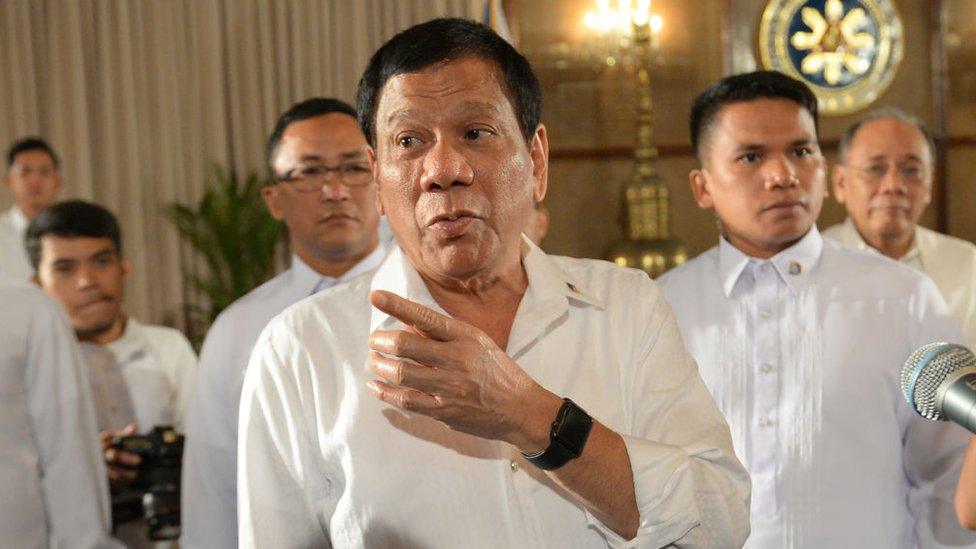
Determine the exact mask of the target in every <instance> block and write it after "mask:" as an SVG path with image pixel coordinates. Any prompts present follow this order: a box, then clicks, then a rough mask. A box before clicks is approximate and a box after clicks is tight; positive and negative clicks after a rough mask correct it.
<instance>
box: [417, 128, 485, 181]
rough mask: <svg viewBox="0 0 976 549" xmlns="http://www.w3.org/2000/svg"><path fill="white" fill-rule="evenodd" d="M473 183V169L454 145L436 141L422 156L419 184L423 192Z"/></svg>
mask: <svg viewBox="0 0 976 549" xmlns="http://www.w3.org/2000/svg"><path fill="white" fill-rule="evenodd" d="M473 181H474V169H472V167H471V164H470V163H469V162H468V159H467V158H466V157H465V156H464V153H463V152H462V151H460V150H458V147H457V146H456V145H455V144H453V143H449V142H446V141H445V140H438V141H437V142H436V143H434V145H433V146H432V147H431V148H430V149H429V150H428V151H427V153H426V154H425V155H424V162H423V174H422V175H421V182H420V185H421V188H423V190H425V191H428V192H431V191H436V190H448V189H450V188H451V187H454V186H457V185H461V186H468V185H470V184H471V183H472V182H473Z"/></svg>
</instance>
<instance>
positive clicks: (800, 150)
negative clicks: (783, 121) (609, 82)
mask: <svg viewBox="0 0 976 549" xmlns="http://www.w3.org/2000/svg"><path fill="white" fill-rule="evenodd" d="M793 154H795V155H796V156H797V157H798V158H804V157H807V156H810V155H812V154H813V149H812V148H810V147H806V146H804V147H797V148H796V149H794V150H793Z"/></svg>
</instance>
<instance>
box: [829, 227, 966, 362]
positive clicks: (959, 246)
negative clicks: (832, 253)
mask: <svg viewBox="0 0 976 549" xmlns="http://www.w3.org/2000/svg"><path fill="white" fill-rule="evenodd" d="M823 234H824V236H826V237H829V238H832V239H834V240H836V241H838V242H840V243H841V244H844V245H846V246H850V247H852V248H856V249H858V250H861V251H865V252H873V253H880V252H878V251H877V250H875V249H874V248H872V247H871V246H869V245H868V243H867V242H865V241H864V239H863V238H861V235H860V233H858V232H857V228H855V227H854V223H853V222H852V221H851V219H850V218H848V219H847V220H846V221H844V222H843V223H839V224H837V225H834V226H833V227H830V228H829V229H827V230H825V231H824V233H823ZM901 262H902V263H905V264H907V265H911V266H912V267H914V268H916V269H918V270H920V271H923V272H924V273H925V274H927V275H929V277H931V278H932V280H933V281H934V282H935V285H936V286H938V288H939V291H940V292H942V297H944V298H945V300H946V303H948V304H949V310H951V311H952V315H953V316H954V317H955V318H956V322H957V323H958V324H959V327H960V328H961V329H962V336H963V340H964V341H965V342H966V344H967V345H969V346H970V347H971V348H974V349H976V246H974V245H973V244H972V243H971V242H968V241H966V240H962V239H961V238H956V237H953V236H948V235H944V234H941V233H937V232H935V231H933V230H931V229H926V228H925V227H918V226H916V227H915V241H914V242H913V243H912V248H911V250H909V251H908V253H907V254H905V257H902V258H901Z"/></svg>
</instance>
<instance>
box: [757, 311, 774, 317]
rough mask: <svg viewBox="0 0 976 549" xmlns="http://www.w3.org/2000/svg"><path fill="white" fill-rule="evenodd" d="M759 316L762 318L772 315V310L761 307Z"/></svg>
mask: <svg viewBox="0 0 976 549" xmlns="http://www.w3.org/2000/svg"><path fill="white" fill-rule="evenodd" d="M759 316H761V317H763V318H769V317H771V316H773V311H770V310H769V309H763V310H761V311H759Z"/></svg>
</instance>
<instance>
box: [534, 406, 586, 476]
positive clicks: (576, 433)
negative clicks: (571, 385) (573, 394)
mask: <svg viewBox="0 0 976 549" xmlns="http://www.w3.org/2000/svg"><path fill="white" fill-rule="evenodd" d="M591 428H593V418H591V417H590V415H589V414H587V413H586V412H585V411H583V409H582V408H580V407H579V406H577V405H576V403H575V402H573V401H572V400H570V399H568V398H564V399H563V405H562V406H561V407H560V408H559V412H558V413H557V414H556V420H555V421H553V422H552V428H551V429H550V430H549V447H548V448H546V449H545V450H542V451H541V452H536V453H534V454H526V453H524V452H523V453H522V457H524V458H525V459H527V460H528V461H529V463H531V464H533V465H535V466H536V467H538V468H539V469H542V470H544V471H552V470H554V469H559V468H560V467H562V466H563V465H565V464H566V462H567V461H569V460H571V459H575V458H578V457H580V454H582V453H583V446H585V445H586V439H587V437H589V436H590V429H591Z"/></svg>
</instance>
